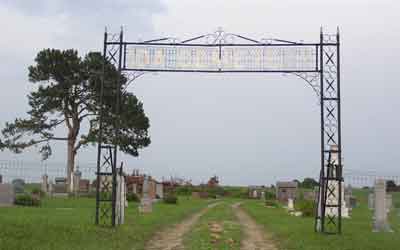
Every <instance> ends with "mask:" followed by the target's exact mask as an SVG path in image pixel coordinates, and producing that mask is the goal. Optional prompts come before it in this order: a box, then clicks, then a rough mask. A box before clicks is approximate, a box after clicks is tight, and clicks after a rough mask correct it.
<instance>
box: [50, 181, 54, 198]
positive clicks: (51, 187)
mask: <svg viewBox="0 0 400 250" xmlns="http://www.w3.org/2000/svg"><path fill="white" fill-rule="evenodd" d="M49 194H50V195H52V194H53V182H52V181H50V182H49Z"/></svg>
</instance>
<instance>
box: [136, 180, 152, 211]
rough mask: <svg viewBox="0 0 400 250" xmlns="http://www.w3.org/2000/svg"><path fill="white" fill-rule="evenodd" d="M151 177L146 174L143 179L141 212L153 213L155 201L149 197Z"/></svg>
mask: <svg viewBox="0 0 400 250" xmlns="http://www.w3.org/2000/svg"><path fill="white" fill-rule="evenodd" d="M148 178H149V177H147V176H145V177H144V180H143V195H142V199H140V205H139V212H141V213H151V212H152V211H153V201H152V200H151V198H150V197H149V188H150V187H149V179H148Z"/></svg>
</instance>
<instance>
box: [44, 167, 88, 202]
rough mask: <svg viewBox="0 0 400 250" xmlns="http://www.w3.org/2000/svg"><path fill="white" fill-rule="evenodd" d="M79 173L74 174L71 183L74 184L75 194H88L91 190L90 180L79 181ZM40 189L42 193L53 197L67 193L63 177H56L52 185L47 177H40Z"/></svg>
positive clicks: (65, 181) (65, 180)
mask: <svg viewBox="0 0 400 250" xmlns="http://www.w3.org/2000/svg"><path fill="white" fill-rule="evenodd" d="M81 176H82V175H81V173H80V172H79V171H78V172H75V173H74V178H73V183H74V190H73V192H74V193H75V194H89V193H91V192H92V191H93V190H92V189H93V188H92V186H91V185H90V180H83V179H81ZM41 189H42V191H43V192H45V193H46V194H49V195H55V196H65V195H67V193H68V185H67V179H66V178H63V177H57V178H55V179H54V184H53V183H52V182H51V181H49V177H48V176H47V175H43V176H42V184H41Z"/></svg>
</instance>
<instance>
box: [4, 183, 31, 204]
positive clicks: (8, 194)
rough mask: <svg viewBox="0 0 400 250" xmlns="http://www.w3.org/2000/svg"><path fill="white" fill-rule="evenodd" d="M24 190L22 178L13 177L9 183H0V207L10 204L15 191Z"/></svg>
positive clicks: (13, 198) (12, 201)
mask: <svg viewBox="0 0 400 250" xmlns="http://www.w3.org/2000/svg"><path fill="white" fill-rule="evenodd" d="M24 190H25V181H24V180H22V179H15V180H13V181H12V182H11V184H7V183H0V207H5V206H12V205H13V204H14V200H15V195H16V193H23V192H24Z"/></svg>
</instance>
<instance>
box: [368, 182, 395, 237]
mask: <svg viewBox="0 0 400 250" xmlns="http://www.w3.org/2000/svg"><path fill="white" fill-rule="evenodd" d="M374 198H375V199H374V209H375V210H374V225H373V232H392V230H391V228H390V225H389V222H388V209H387V204H386V181H385V180H383V179H378V180H376V181H375V187H374Z"/></svg>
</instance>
